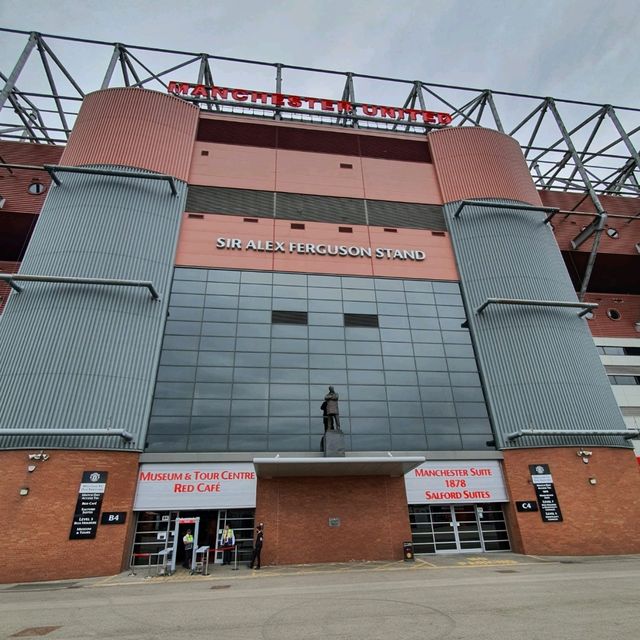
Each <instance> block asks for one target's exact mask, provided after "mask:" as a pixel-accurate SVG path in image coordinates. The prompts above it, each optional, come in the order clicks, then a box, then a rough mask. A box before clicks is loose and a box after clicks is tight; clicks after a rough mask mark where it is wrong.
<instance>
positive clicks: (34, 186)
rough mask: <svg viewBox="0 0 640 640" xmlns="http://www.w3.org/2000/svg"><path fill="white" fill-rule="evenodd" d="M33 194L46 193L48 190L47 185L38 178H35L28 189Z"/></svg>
mask: <svg viewBox="0 0 640 640" xmlns="http://www.w3.org/2000/svg"><path fill="white" fill-rule="evenodd" d="M27 190H28V191H29V193H30V194H31V195H34V196H39V195H40V194H41V193H44V192H45V191H46V190H47V187H45V186H44V184H42V182H39V181H37V180H34V181H33V182H32V183H31V184H30V185H29V187H28V189H27Z"/></svg>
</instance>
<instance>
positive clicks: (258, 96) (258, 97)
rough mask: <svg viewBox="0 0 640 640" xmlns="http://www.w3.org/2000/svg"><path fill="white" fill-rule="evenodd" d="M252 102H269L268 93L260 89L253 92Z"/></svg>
mask: <svg viewBox="0 0 640 640" xmlns="http://www.w3.org/2000/svg"><path fill="white" fill-rule="evenodd" d="M251 102H262V104H267V94H266V93H263V92H260V91H254V92H253V93H252V94H251Z"/></svg>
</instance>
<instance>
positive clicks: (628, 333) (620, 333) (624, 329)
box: [584, 261, 640, 338]
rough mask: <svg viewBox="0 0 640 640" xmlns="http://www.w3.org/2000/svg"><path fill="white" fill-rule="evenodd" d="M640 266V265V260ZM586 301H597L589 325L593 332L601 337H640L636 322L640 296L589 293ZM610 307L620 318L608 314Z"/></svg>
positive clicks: (639, 312)
mask: <svg viewBox="0 0 640 640" xmlns="http://www.w3.org/2000/svg"><path fill="white" fill-rule="evenodd" d="M638 266H639V267H640V261H639V264H638ZM584 301H585V302H597V303H598V304H599V305H600V306H599V307H598V308H597V309H596V310H595V311H594V317H593V319H591V320H589V322H588V323H587V326H588V327H589V329H591V334H592V335H593V336H596V337H600V338H640V333H638V331H636V322H640V296H630V295H616V294H615V293H588V294H587V295H586V296H585V298H584ZM608 309H615V310H616V311H617V312H618V313H619V314H620V318H618V320H612V319H611V318H609V316H607V310H608Z"/></svg>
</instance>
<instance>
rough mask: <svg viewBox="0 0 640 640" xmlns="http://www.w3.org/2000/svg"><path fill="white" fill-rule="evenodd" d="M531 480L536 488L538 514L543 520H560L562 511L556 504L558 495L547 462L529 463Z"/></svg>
mask: <svg viewBox="0 0 640 640" xmlns="http://www.w3.org/2000/svg"><path fill="white" fill-rule="evenodd" d="M529 473H531V481H532V482H533V486H534V487H535V490H536V496H537V497H538V505H540V515H541V516H542V521H543V522H562V512H561V511H560V505H559V504H558V496H557V495H556V489H555V487H554V486H553V477H552V476H551V471H550V470H549V465H548V464H531V465H529Z"/></svg>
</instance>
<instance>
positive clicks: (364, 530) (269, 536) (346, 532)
mask: <svg viewBox="0 0 640 640" xmlns="http://www.w3.org/2000/svg"><path fill="white" fill-rule="evenodd" d="M329 518H340V526H339V527H330V526H329ZM256 522H264V525H265V537H264V548H263V552H262V562H263V564H306V563H316V562H349V561H352V560H400V559H402V557H403V556H402V543H403V541H405V540H411V529H410V527H409V514H408V508H407V497H406V492H405V487H404V479H403V478H388V477H384V476H367V477H337V478H336V477H328V478H275V479H271V480H263V479H261V480H259V481H258V489H257V504H256Z"/></svg>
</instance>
